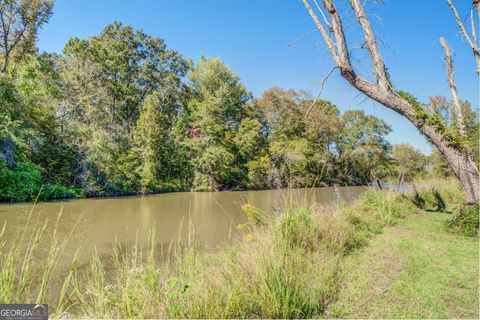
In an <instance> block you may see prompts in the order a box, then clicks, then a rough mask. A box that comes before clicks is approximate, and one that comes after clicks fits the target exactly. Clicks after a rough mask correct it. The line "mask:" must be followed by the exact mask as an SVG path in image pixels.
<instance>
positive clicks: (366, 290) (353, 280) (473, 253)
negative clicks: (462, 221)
mask: <svg viewBox="0 0 480 320" xmlns="http://www.w3.org/2000/svg"><path fill="white" fill-rule="evenodd" d="M449 219H451V216H450V215H449V214H446V213H437V212H435V213H432V212H429V213H426V212H423V213H420V214H418V215H415V216H412V217H409V218H407V219H405V220H403V221H400V222H399V224H398V225H397V226H394V227H389V228H387V229H386V230H385V232H384V233H383V234H381V235H378V236H376V237H374V238H373V239H372V240H371V241H370V243H369V245H368V246H367V247H365V248H363V249H362V250H359V251H358V252H356V253H355V254H352V255H350V256H348V257H347V258H346V259H345V263H344V266H343V270H342V276H341V277H342V289H341V290H340V291H339V295H338V298H337V300H336V301H335V302H334V303H332V304H331V305H330V306H329V307H328V309H327V315H328V316H329V317H335V318H437V319H438V318H475V319H476V318H478V317H479V296H478V294H479V293H478V292H479V291H478V284H479V266H478V261H479V248H478V239H477V238H469V237H465V236H461V235H455V234H452V233H450V232H448V231H447V230H446V228H445V222H446V221H447V220H449Z"/></svg>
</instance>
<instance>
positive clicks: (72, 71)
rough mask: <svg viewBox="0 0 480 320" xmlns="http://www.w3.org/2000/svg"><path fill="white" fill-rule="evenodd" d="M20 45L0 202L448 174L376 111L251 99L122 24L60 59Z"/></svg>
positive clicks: (276, 97)
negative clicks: (395, 142)
mask: <svg viewBox="0 0 480 320" xmlns="http://www.w3.org/2000/svg"><path fill="white" fill-rule="evenodd" d="M26 45H27V44H26ZM30 45H32V46H35V42H34V41H33V42H32V43H30ZM20 48H21V47H19V49H18V50H17V54H11V55H10V56H9V61H8V67H7V65H6V67H5V71H4V72H3V73H2V75H1V77H0V200H2V201H12V200H32V199H34V198H35V197H36V196H37V195H39V196H40V197H41V198H42V199H46V198H59V197H75V196H99V195H114V194H130V193H152V192H168V191H185V190H195V191H207V190H208V191H210V190H238V189H261V188H279V187H304V186H322V185H331V184H340V185H351V184H355V185H363V184H367V183H371V182H375V181H379V180H384V179H387V178H395V179H397V178H398V179H400V180H407V179H409V178H411V177H412V176H413V175H415V174H421V173H422V172H423V171H424V170H425V167H426V164H427V163H428V164H429V165H428V166H427V167H428V169H429V170H430V171H435V172H439V173H441V174H448V170H447V169H446V165H445V164H444V163H443V162H442V161H441V160H440V159H441V158H440V157H438V155H437V156H434V157H431V158H429V159H430V160H429V161H427V160H428V159H427V158H426V157H425V156H424V155H423V154H421V153H420V152H419V151H417V150H415V149H413V148H412V147H410V146H408V145H399V146H391V145H390V144H389V143H388V142H387V140H386V139H385V137H386V135H387V134H388V133H389V132H390V131H391V129H390V127H389V126H388V125H387V124H386V123H385V122H384V121H382V120H380V119H378V118H376V117H374V116H371V115H366V114H365V113H364V112H363V111H347V112H345V113H343V114H340V112H339V109H338V108H337V106H335V105H334V104H332V103H330V102H328V101H325V100H317V99H313V98H312V97H311V96H309V95H308V94H306V93H304V92H298V91H294V90H284V89H280V88H271V89H269V90H267V91H265V92H264V93H263V95H262V96H261V97H260V98H258V99H255V98H254V97H253V96H252V94H251V93H250V92H249V91H248V89H247V88H246V87H245V85H244V84H242V82H241V80H240V79H239V77H238V76H237V75H235V73H234V72H232V70H231V69H230V68H229V67H228V66H226V65H225V64H224V63H222V62H221V61H220V60H219V59H208V58H205V57H202V58H200V60H199V61H198V62H196V63H192V62H191V61H190V60H187V59H185V58H184V57H182V56H181V55H180V54H179V53H178V52H176V51H174V50H171V49H169V48H167V46H166V44H165V43H164V41H163V40H162V39H159V38H156V37H151V36H149V35H147V34H145V33H143V32H142V31H139V30H134V29H133V28H132V27H129V26H123V25H122V24H121V23H113V24H111V25H108V26H106V27H105V29H104V30H103V31H102V32H101V33H100V34H99V35H98V36H94V37H91V38H88V39H78V38H72V39H70V40H69V41H68V42H67V44H66V45H65V48H64V49H63V52H62V54H52V53H42V54H39V53H37V51H38V50H36V48H35V47H33V49H32V48H30V50H26V51H20ZM22 50H23V49H22ZM20 53H21V54H20ZM3 55H5V52H3ZM0 56H1V54H0ZM445 103H447V102H445ZM466 108H467V109H468V110H469V112H470V113H469V114H468V115H467V117H469V119H476V113H475V112H473V111H472V110H471V108H470V107H469V105H467V104H466ZM474 125H476V128H477V130H478V120H477V122H475V123H474ZM471 130H473V131H472V132H473V133H475V131H474V130H475V128H473V129H471ZM473 136H475V134H473ZM477 141H478V137H477ZM477 145H478V143H477Z"/></svg>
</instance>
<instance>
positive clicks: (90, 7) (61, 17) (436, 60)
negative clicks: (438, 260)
mask: <svg viewBox="0 0 480 320" xmlns="http://www.w3.org/2000/svg"><path fill="white" fill-rule="evenodd" d="M337 2H338V3H339V8H340V9H341V10H342V11H341V12H346V11H344V9H345V8H346V3H347V2H348V1H347V0H337ZM369 2H371V3H372V4H371V5H368V6H367V12H368V13H371V19H372V23H373V24H374V27H375V29H376V30H375V31H376V34H377V35H378V36H379V37H380V39H381V51H382V53H383V54H384V57H385V61H386V64H387V66H388V68H389V71H390V74H391V77H392V80H393V83H394V84H395V86H396V87H397V88H399V89H400V88H401V89H403V90H407V91H409V92H411V93H413V94H414V95H416V96H417V97H418V98H419V99H420V100H423V101H426V100H427V99H428V97H429V96H431V95H439V94H440V95H446V96H449V89H448V85H447V79H446V72H445V68H444V64H443V53H442V50H441V47H440V44H439V37H440V36H445V37H446V39H447V41H448V42H449V43H450V45H451V46H452V48H453V51H454V59H455V60H454V63H455V67H456V69H455V72H456V80H457V86H458V90H459V95H460V97H461V98H462V99H466V100H469V101H471V102H472V104H473V105H474V107H475V108H478V105H479V81H478V77H477V76H476V75H475V72H474V68H475V66H474V61H473V58H472V53H471V50H469V48H468V46H467V44H466V43H465V41H464V40H463V39H462V37H461V35H460V33H459V31H458V28H457V25H456V23H455V20H454V18H453V15H452V13H451V11H450V9H449V8H448V6H447V4H446V1H444V0H384V1H383V2H384V4H373V3H374V1H373V0H370V1H369ZM377 2H378V1H377ZM454 2H455V3H456V5H457V9H458V11H459V13H460V15H461V17H462V18H464V17H466V16H467V14H468V12H469V9H470V5H471V1H470V0H456V1H454ZM345 17H346V18H345V19H344V23H345V27H346V30H347V32H349V33H348V34H347V37H348V41H349V42H350V43H351V45H352V46H355V45H360V44H361V43H362V42H363V41H362V38H361V35H360V34H359V33H358V32H357V31H356V29H355V23H354V20H353V17H352V16H351V12H350V13H348V12H346V16H345ZM113 21H121V22H123V23H124V24H130V25H132V26H134V27H135V28H139V29H143V30H144V31H145V32H146V33H148V34H150V35H153V36H158V37H161V38H163V39H165V41H166V43H167V45H168V47H170V48H172V49H175V50H178V51H179V52H180V53H181V54H183V55H184V56H185V57H191V58H193V59H194V60H196V59H198V57H199V56H200V55H201V54H204V55H206V56H209V57H220V58H221V59H222V60H223V61H224V62H225V63H227V64H228V65H230V67H231V68H232V69H233V70H234V71H235V72H236V73H237V74H238V75H239V76H240V77H241V79H242V81H243V82H244V83H245V84H246V85H247V87H248V89H249V90H250V91H251V92H252V93H253V94H254V95H255V96H257V97H258V96H260V95H261V93H262V92H263V91H264V90H265V89H267V88H269V87H272V86H279V87H283V88H294V89H305V90H308V91H310V92H312V94H313V95H316V94H317V92H318V90H319V86H320V81H321V79H322V78H323V77H324V76H325V74H326V73H327V72H328V70H329V69H330V68H331V66H332V62H331V59H330V56H328V54H327V52H326V50H325V48H324V47H323V45H322V44H321V38H320V35H319V34H318V33H316V32H313V31H314V25H313V23H312V21H311V20H310V18H309V16H308V15H307V13H306V11H305V8H304V7H303V5H302V3H301V1H300V0H242V1H233V0H201V1H200V0H138V1H126V0H102V1H99V0H82V1H73V0H57V1H56V4H55V9H54V15H53V17H52V18H51V20H50V22H49V23H48V24H47V25H46V26H44V28H43V29H42V30H41V31H40V34H39V48H40V50H41V51H48V52H61V50H62V49H63V46H64V45H65V43H66V41H67V40H68V39H69V38H70V37H73V36H77V37H80V38H85V37H88V36H92V35H95V34H98V33H99V32H100V31H101V30H102V29H103V27H104V26H105V25H106V24H108V23H111V22H113ZM354 58H355V59H356V60H355V61H356V62H355V63H356V64H357V65H358V67H359V70H360V71H361V73H362V72H363V73H364V74H365V75H366V76H367V77H368V76H369V75H368V70H369V64H368V62H366V61H367V60H366V58H367V56H366V55H365V54H364V53H363V52H362V51H361V50H356V51H354ZM322 98H323V99H327V100H330V101H332V102H334V103H335V104H337V106H338V107H339V108H340V110H341V111H345V110H348V109H363V110H365V111H366V112H367V113H370V114H374V115H376V116H378V117H380V118H382V119H384V120H385V121H386V122H387V123H388V124H389V125H391V126H392V129H393V132H392V133H391V134H390V135H389V137H388V138H389V141H390V142H392V143H410V144H412V145H413V146H415V147H416V148H419V149H421V150H422V151H424V152H429V150H430V146H429V145H428V143H427V141H426V140H425V138H424V137H423V136H421V135H420V134H419V133H418V132H417V130H416V129H415V127H414V126H412V125H411V124H410V123H409V122H408V121H407V120H405V119H404V118H403V117H401V116H400V115H398V114H396V113H395V112H393V111H390V110H388V109H386V108H385V107H383V106H381V105H378V104H375V103H373V102H372V101H371V100H368V99H367V100H366V99H365V97H364V96H362V95H360V94H359V93H358V91H356V90H355V89H353V88H351V87H350V86H349V85H348V84H347V83H346V82H345V81H344V80H343V79H342V78H341V77H340V76H339V75H338V74H337V73H334V74H333V75H332V76H331V77H330V78H329V80H328V82H327V83H326V85H325V88H324V91H323V94H322Z"/></svg>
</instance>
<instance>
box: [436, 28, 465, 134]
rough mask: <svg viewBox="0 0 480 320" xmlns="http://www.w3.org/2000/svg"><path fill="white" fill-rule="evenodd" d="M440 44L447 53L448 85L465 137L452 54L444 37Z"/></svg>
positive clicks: (460, 129)
mask: <svg viewBox="0 0 480 320" xmlns="http://www.w3.org/2000/svg"><path fill="white" fill-rule="evenodd" d="M440 43H441V44H442V47H443V50H444V51H445V64H446V65H447V76H448V85H449V87H450V94H451V95H452V102H453V108H454V110H455V115H456V116H457V121H458V128H459V131H460V134H461V135H462V136H464V137H465V136H466V130H465V124H464V121H463V112H462V106H461V104H460V99H458V94H457V85H456V83H455V78H454V74H453V59H452V52H451V50H450V47H449V46H448V43H447V41H446V40H445V38H444V37H441V38H440Z"/></svg>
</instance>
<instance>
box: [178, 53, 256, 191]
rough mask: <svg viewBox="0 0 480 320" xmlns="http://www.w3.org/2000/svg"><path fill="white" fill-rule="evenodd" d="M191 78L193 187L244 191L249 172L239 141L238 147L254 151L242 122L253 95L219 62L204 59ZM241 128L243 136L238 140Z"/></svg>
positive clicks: (190, 117)
mask: <svg viewBox="0 0 480 320" xmlns="http://www.w3.org/2000/svg"><path fill="white" fill-rule="evenodd" d="M188 78H189V80H190V83H191V86H192V90H193V98H192V99H191V101H190V102H189V104H188V116H187V117H188V120H187V122H188V124H187V126H188V128H187V130H188V133H187V134H188V139H186V144H187V146H188V148H189V149H190V155H191V164H192V169H193V173H194V178H193V185H192V188H193V189H194V190H203V191H205V190H219V189H224V188H241V187H242V185H243V184H244V183H245V179H246V172H245V170H243V168H242V167H241V166H240V165H239V163H238V157H237V155H236V151H237V149H236V148H237V146H236V145H235V141H236V142H237V143H239V145H238V147H242V146H243V147H247V149H248V148H250V146H247V145H248V144H249V143H250V142H251V141H248V138H247V136H248V134H246V133H245V129H246V126H247V123H246V122H244V123H243V127H242V126H241V123H242V115H243V113H244V110H245V106H246V104H247V102H248V101H249V100H250V99H251V95H250V94H249V93H248V91H247V90H246V88H245V86H244V85H243V84H242V83H241V82H240V79H239V78H238V76H237V75H235V74H234V73H233V72H232V71H231V70H230V69H229V68H228V67H227V66H226V65H225V64H223V63H222V62H221V61H220V60H219V59H207V58H205V57H201V58H200V61H199V62H198V63H197V65H196V66H195V68H194V69H193V70H192V71H191V73H190V74H189V77H188ZM251 125H252V123H250V124H249V126H251ZM253 126H254V127H255V125H253ZM240 127H241V130H240V131H241V133H240V136H238V138H237V139H235V137H236V134H237V132H238V131H239V128H240ZM244 151H247V150H246V149H245V150H244Z"/></svg>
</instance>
